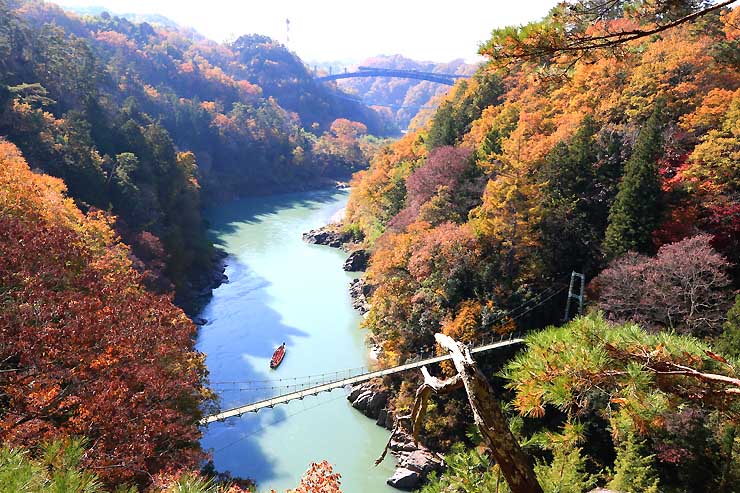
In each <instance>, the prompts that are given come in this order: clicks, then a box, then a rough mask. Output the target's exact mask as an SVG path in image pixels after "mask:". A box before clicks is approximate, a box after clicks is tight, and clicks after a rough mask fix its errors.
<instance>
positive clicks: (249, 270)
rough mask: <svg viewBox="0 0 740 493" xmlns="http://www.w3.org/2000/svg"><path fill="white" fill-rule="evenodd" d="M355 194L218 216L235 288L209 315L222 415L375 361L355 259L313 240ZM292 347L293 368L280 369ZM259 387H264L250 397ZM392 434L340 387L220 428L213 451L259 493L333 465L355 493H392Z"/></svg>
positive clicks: (224, 289) (250, 203)
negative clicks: (354, 298)
mask: <svg viewBox="0 0 740 493" xmlns="http://www.w3.org/2000/svg"><path fill="white" fill-rule="evenodd" d="M347 195H348V194H347V192H343V191H319V192H309V193H300V194H286V195H276V196H270V197H260V198H250V199H241V200H236V201H232V202H229V203H226V204H224V205H221V206H218V207H216V208H213V209H211V210H209V211H208V214H207V215H208V218H209V221H210V222H211V233H212V235H213V239H214V241H215V243H216V244H217V245H219V246H220V247H221V248H223V249H224V250H225V251H226V252H227V253H228V254H229V258H228V260H227V263H228V266H227V268H226V274H227V275H228V277H229V282H228V283H226V284H223V285H222V286H220V287H219V288H218V289H216V290H214V292H213V299H212V300H211V302H210V303H209V304H208V306H206V307H205V309H204V311H203V313H202V314H201V316H202V317H203V318H205V319H206V320H208V322H207V324H206V325H204V326H203V327H201V329H200V332H199V335H198V341H197V348H198V350H199V351H202V352H204V353H205V354H206V364H207V365H208V369H209V371H210V380H211V382H213V387H214V389H215V390H216V391H217V393H218V394H219V397H220V403H221V407H222V408H223V409H226V408H228V407H232V406H233V405H239V404H245V403H248V402H253V401H254V400H256V399H260V398H265V397H269V396H270V395H276V394H278V393H280V392H284V390H282V389H265V387H271V386H279V385H284V384H286V383H293V382H290V381H288V382H285V381H283V382H270V383H267V382H262V383H251V384H243V383H240V384H235V383H225V382H245V381H263V380H271V381H272V380H275V379H278V378H279V379H292V378H299V380H297V381H300V377H303V376H305V375H316V374H320V373H325V372H332V371H338V370H343V369H347V368H358V367H361V366H365V365H367V364H368V351H367V348H366V347H365V344H364V335H363V331H362V330H361V329H360V328H359V323H360V320H361V318H360V316H359V315H358V314H357V312H356V311H354V310H353V309H352V306H351V304H350V298H349V294H348V290H347V287H348V283H349V281H350V280H351V279H352V277H353V276H352V275H351V274H348V273H346V272H344V271H343V270H342V263H343V261H344V259H345V257H346V254H345V253H344V252H342V251H339V250H336V249H331V248H328V247H324V246H317V245H308V244H306V243H304V242H303V241H302V239H301V233H303V232H305V231H308V230H309V229H312V228H316V227H319V226H322V225H324V224H326V223H327V222H329V219H330V218H331V217H332V216H333V215H334V214H335V213H337V211H339V210H340V209H341V208H343V207H344V205H345V204H346V201H347ZM281 342H286V344H287V348H288V349H287V352H286V356H285V360H284V361H283V363H282V364H281V365H280V367H279V368H278V369H277V370H271V369H270V368H269V360H270V356H271V355H272V352H273V350H274V349H275V347H276V346H278V345H279V344H280V343H281ZM247 387H249V388H250V389H253V388H258V389H261V390H246V388H247ZM387 439H388V432H387V431H386V430H384V429H383V428H380V427H378V426H376V425H375V423H374V421H373V420H370V419H368V418H366V417H364V416H363V415H362V414H360V413H359V412H357V411H355V410H354V409H352V407H351V406H350V405H349V402H348V401H347V399H346V391H345V390H344V389H338V390H335V391H333V392H330V393H324V394H320V395H318V396H316V397H307V398H306V399H304V400H302V401H293V402H290V403H288V404H286V405H281V406H278V407H276V408H274V409H264V410H262V411H260V412H258V413H256V414H254V413H251V414H248V415H245V416H242V417H240V418H231V419H229V420H227V421H226V422H224V423H213V424H211V425H210V426H209V427H208V428H207V429H206V430H205V433H204V437H203V439H202V442H201V443H202V445H203V447H204V448H205V449H206V450H211V451H212V454H213V458H214V462H215V465H216V468H217V469H218V470H219V471H226V470H228V471H231V473H232V474H234V475H239V476H245V477H250V478H252V479H254V480H256V481H257V483H258V486H259V491H261V492H262V491H270V489H275V490H277V491H278V492H280V493H282V492H283V491H285V490H286V489H288V488H294V487H295V486H296V485H297V484H298V481H299V479H300V476H301V475H302V474H303V472H304V471H305V470H306V468H307V467H308V465H309V463H310V462H312V461H320V460H322V459H326V460H328V461H329V462H331V463H332V465H333V466H334V468H335V471H336V472H339V473H340V474H341V475H342V491H344V492H345V493H389V492H395V491H396V490H394V489H392V488H390V487H389V486H387V485H386V484H385V479H386V478H388V477H389V476H390V475H391V474H392V473H393V467H394V465H395V461H394V459H393V458H391V457H389V458H386V460H385V461H384V462H383V463H382V464H381V465H380V466H378V467H375V466H374V465H373V463H374V460H375V458H376V457H377V456H378V455H379V454H380V452H381V451H382V449H383V446H384V445H385V441H386V440H387Z"/></svg>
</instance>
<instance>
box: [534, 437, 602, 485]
mask: <svg viewBox="0 0 740 493" xmlns="http://www.w3.org/2000/svg"><path fill="white" fill-rule="evenodd" d="M552 453H553V458H552V461H551V462H550V463H549V464H547V463H545V462H543V461H540V462H538V463H537V465H536V466H535V473H536V474H537V479H538V480H539V481H540V485H541V486H542V489H543V490H544V491H545V493H585V492H586V491H590V490H591V488H593V487H594V486H595V485H596V480H597V478H596V477H595V476H593V475H591V474H589V473H588V472H586V460H585V457H584V456H583V451H582V450H581V449H580V448H578V447H572V448H569V447H567V446H565V445H559V446H555V447H553V448H552Z"/></svg>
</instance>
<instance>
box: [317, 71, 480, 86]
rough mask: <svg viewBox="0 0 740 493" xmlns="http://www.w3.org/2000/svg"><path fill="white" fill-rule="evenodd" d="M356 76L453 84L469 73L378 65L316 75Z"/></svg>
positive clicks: (328, 76)
mask: <svg viewBox="0 0 740 493" xmlns="http://www.w3.org/2000/svg"><path fill="white" fill-rule="evenodd" d="M357 77H394V78H398V79H416V80H426V81H429V82H436V83H437V84H444V85H446V86H454V85H455V82H456V81H457V79H468V78H470V76H469V75H458V74H440V73H435V72H421V71H418V70H400V69H390V68H378V67H357V70H355V71H354V72H349V71H347V70H346V69H345V71H344V72H339V73H336V74H329V75H325V76H323V77H317V78H316V80H319V81H322V82H323V81H330V80H338V79H351V78H357Z"/></svg>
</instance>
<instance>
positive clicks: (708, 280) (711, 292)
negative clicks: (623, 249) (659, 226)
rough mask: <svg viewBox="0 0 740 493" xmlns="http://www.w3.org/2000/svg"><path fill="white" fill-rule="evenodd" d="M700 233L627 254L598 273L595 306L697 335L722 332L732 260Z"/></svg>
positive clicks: (618, 316)
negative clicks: (650, 253) (647, 253)
mask: <svg viewBox="0 0 740 493" xmlns="http://www.w3.org/2000/svg"><path fill="white" fill-rule="evenodd" d="M711 239H712V238H711V237H710V236H708V235H699V236H695V237H693V238H689V239H686V240H683V241H680V242H677V243H672V244H669V245H664V246H662V247H661V248H660V250H659V251H658V254H657V256H656V257H654V258H649V257H642V256H639V255H635V254H628V255H626V256H624V257H622V258H620V259H618V260H615V261H614V262H613V263H612V264H611V265H610V266H609V267H608V268H607V269H605V270H604V271H603V272H602V273H601V274H599V276H598V277H597V278H596V279H594V281H593V283H594V285H595V287H596V290H597V292H598V301H597V303H596V306H597V307H598V308H599V309H601V310H603V311H604V313H606V315H607V316H608V317H609V318H611V319H613V320H618V321H622V322H625V321H629V320H633V321H637V322H640V323H643V324H645V325H646V326H647V327H652V328H664V329H669V330H675V331H678V332H682V333H689V334H693V335H696V336H702V335H713V336H715V335H717V334H718V333H719V332H720V330H721V326H722V322H723V320H724V316H725V312H726V310H727V307H728V303H729V292H728V287H729V284H730V280H729V278H728V277H727V273H726V272H727V269H728V267H729V264H728V262H727V260H726V259H724V258H723V257H722V256H721V255H720V254H719V253H717V252H716V251H715V250H714V249H713V248H712V246H711Z"/></svg>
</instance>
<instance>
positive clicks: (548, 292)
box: [200, 285, 567, 425]
mask: <svg viewBox="0 0 740 493" xmlns="http://www.w3.org/2000/svg"><path fill="white" fill-rule="evenodd" d="M566 287H567V285H553V286H550V287H549V288H547V289H545V290H544V291H542V292H540V293H539V294H538V295H536V296H534V297H532V298H530V299H528V300H527V301H525V302H523V303H522V304H520V305H518V306H517V307H515V308H512V309H511V310H507V311H506V312H505V313H504V314H501V315H500V316H499V317H497V318H496V319H495V320H494V321H493V322H491V323H496V322H501V321H503V320H509V321H514V320H518V319H520V318H522V317H524V316H525V315H527V314H529V313H531V312H532V311H533V310H535V309H536V308H538V307H540V306H542V305H543V304H545V303H547V302H548V301H549V300H551V299H552V298H554V297H555V296H557V295H558V294H560V293H562V292H563V291H564V290H565V289H566ZM532 303H535V304H532ZM520 310H522V311H521V312H520V313H516V312H518V311H520ZM504 325H505V324H500V325H499V327H502V326H504ZM496 338H498V342H496ZM523 342H524V339H522V338H520V337H518V336H515V335H514V334H513V333H509V334H503V333H496V332H493V333H489V334H488V336H487V337H486V338H483V339H482V340H480V341H478V342H477V345H476V346H474V345H473V344H469V345H468V347H469V348H470V349H471V352H473V353H478V352H484V351H488V350H491V349H496V348H501V347H505V346H510V345H515V344H521V343H523ZM449 358H450V356H449V355H446V356H436V355H435V353H434V349H433V348H426V349H424V350H422V351H420V352H419V353H417V354H416V355H414V356H413V357H409V358H407V359H406V360H404V361H402V362H401V364H399V365H397V366H395V367H391V368H386V369H382V370H376V371H369V369H368V368H367V367H357V368H351V369H348V370H341V371H336V372H327V373H321V374H318V375H307V376H303V377H293V378H279V379H271V380H245V381H229V382H214V383H213V384H221V385H226V384H228V385H232V386H234V385H243V384H252V383H260V384H264V385H263V386H261V387H252V388H249V387H247V388H231V389H228V388H221V389H215V390H217V391H219V392H236V391H239V392H257V391H263V390H278V389H294V391H293V392H289V393H287V394H284V395H279V396H275V397H271V398H268V399H264V400H261V401H258V402H255V403H253V404H247V405H244V406H239V407H235V408H232V409H228V410H226V411H223V412H220V413H216V414H213V415H210V416H206V417H205V418H203V419H202V420H201V422H200V423H201V425H206V424H208V423H212V422H214V421H223V420H224V419H226V418H229V417H233V416H241V415H242V414H244V413H247V412H257V411H259V410H260V409H264V408H265V407H270V408H272V407H274V406H275V405H277V404H283V403H287V402H290V401H291V400H295V399H303V398H304V397H307V396H310V395H316V394H318V393H320V392H326V391H331V390H334V389H336V388H339V387H344V386H347V385H353V384H356V383H360V382H365V381H367V380H371V379H373V378H378V377H381V376H385V375H391V374H393V373H398V372H401V371H406V370H409V369H412V368H418V367H420V366H424V365H427V364H432V363H438V362H440V361H444V360H446V359H449ZM353 372H357V374H355V375H352V373H353ZM330 375H333V376H334V378H333V379H332V378H328V377H329V376H330ZM312 378H314V379H320V380H319V381H312ZM298 380H306V381H304V382H300V383H299V382H298ZM291 381H292V382H293V383H282V382H291ZM270 384H273V385H270Z"/></svg>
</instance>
